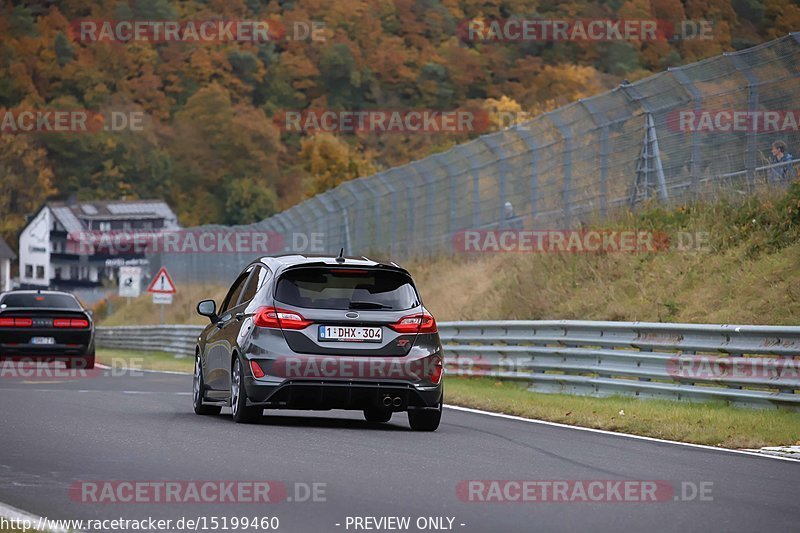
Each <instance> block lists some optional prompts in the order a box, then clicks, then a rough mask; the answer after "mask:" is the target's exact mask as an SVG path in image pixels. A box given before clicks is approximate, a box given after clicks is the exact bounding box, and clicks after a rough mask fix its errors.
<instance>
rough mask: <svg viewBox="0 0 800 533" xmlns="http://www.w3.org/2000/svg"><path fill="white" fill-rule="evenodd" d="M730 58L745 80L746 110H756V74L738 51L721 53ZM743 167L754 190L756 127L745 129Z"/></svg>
mask: <svg viewBox="0 0 800 533" xmlns="http://www.w3.org/2000/svg"><path fill="white" fill-rule="evenodd" d="M722 55H724V56H725V57H727V58H728V59H730V60H731V63H732V64H733V66H734V68H735V69H736V70H737V71H738V72H739V73H740V74H742V75H743V76H744V77H745V79H746V80H747V111H748V112H750V113H753V112H755V111H756V110H758V84H759V81H758V76H756V75H755V74H753V72H752V71H751V70H750V67H749V66H748V65H747V63H745V62H744V60H743V59H742V56H741V53H739V52H728V53H725V54H722ZM744 159H745V163H744V166H745V169H747V187H748V189H749V190H751V191H752V190H754V189H755V186H756V129H755V128H752V127H751V128H748V130H747V148H745V154H744Z"/></svg>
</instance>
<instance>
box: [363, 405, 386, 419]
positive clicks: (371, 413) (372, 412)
mask: <svg viewBox="0 0 800 533" xmlns="http://www.w3.org/2000/svg"><path fill="white" fill-rule="evenodd" d="M364 418H365V419H366V421H367V422H388V421H389V420H391V419H392V412H391V411H389V410H388V409H381V408H379V407H370V408H367V409H364Z"/></svg>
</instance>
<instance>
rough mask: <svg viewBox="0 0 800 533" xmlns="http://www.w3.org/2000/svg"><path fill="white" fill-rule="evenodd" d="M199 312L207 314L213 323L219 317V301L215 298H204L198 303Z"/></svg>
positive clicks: (203, 314)
mask: <svg viewBox="0 0 800 533" xmlns="http://www.w3.org/2000/svg"><path fill="white" fill-rule="evenodd" d="M197 313H198V314H199V315H202V316H207V317H208V319H209V320H210V321H211V322H212V323H213V322H216V321H217V319H219V317H218V316H217V303H216V302H215V301H214V300H203V301H202V302H200V303H199V304H197Z"/></svg>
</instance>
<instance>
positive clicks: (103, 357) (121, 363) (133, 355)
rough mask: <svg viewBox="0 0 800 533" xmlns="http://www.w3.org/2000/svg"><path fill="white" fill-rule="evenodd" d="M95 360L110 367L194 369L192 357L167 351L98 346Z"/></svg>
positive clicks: (188, 370)
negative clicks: (179, 355)
mask: <svg viewBox="0 0 800 533" xmlns="http://www.w3.org/2000/svg"><path fill="white" fill-rule="evenodd" d="M96 361H97V362H98V363H100V364H103V365H107V366H110V367H112V368H136V369H145V370H169V371H172V372H188V373H191V372H192V371H193V370H194V359H193V358H191V357H175V355H173V354H171V353H167V352H138V351H135V350H114V349H108V348H98V349H97V355H96Z"/></svg>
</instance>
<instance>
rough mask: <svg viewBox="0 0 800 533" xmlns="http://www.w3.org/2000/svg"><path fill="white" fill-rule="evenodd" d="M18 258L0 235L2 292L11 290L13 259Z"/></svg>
mask: <svg viewBox="0 0 800 533" xmlns="http://www.w3.org/2000/svg"><path fill="white" fill-rule="evenodd" d="M16 258H17V256H16V254H15V253H14V252H13V251H12V250H11V248H9V246H8V244H6V241H4V240H3V238H2V237H0V292H3V291H8V290H11V261H13V260H14V259H16Z"/></svg>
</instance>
